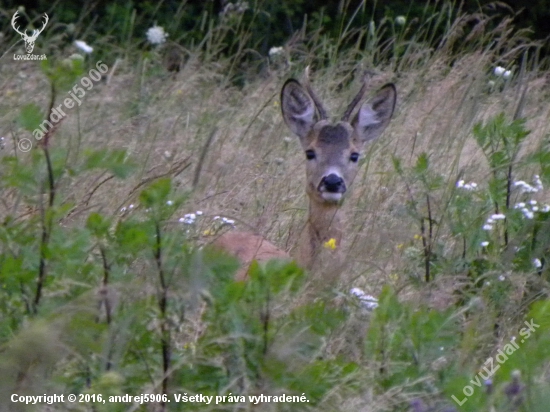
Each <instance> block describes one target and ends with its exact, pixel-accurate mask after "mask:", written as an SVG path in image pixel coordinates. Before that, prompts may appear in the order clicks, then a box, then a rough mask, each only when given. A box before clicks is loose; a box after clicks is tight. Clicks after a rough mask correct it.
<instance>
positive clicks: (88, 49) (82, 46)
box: [74, 40, 94, 54]
mask: <svg viewBox="0 0 550 412" xmlns="http://www.w3.org/2000/svg"><path fill="white" fill-rule="evenodd" d="M74 45H75V46H76V47H77V48H79V49H80V50H82V51H83V52H84V53H87V54H90V53H91V52H93V51H94V48H93V47H91V46H88V45H87V44H86V42H85V41H82V40H75V42H74Z"/></svg>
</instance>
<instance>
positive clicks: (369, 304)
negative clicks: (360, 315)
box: [349, 288, 378, 310]
mask: <svg viewBox="0 0 550 412" xmlns="http://www.w3.org/2000/svg"><path fill="white" fill-rule="evenodd" d="M349 293H350V294H352V295H353V296H355V297H356V298H357V299H359V302H360V303H361V306H362V307H363V308H365V309H367V310H373V309H376V308H377V307H378V299H376V298H375V297H374V296H372V295H367V294H366V293H365V292H364V291H363V290H361V289H359V288H352V289H351V290H350V291H349Z"/></svg>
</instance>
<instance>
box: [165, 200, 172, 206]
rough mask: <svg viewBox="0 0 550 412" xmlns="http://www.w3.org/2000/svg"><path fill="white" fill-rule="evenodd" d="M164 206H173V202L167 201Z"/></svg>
mask: <svg viewBox="0 0 550 412" xmlns="http://www.w3.org/2000/svg"><path fill="white" fill-rule="evenodd" d="M166 204H167V205H168V206H172V205H173V204H174V202H172V201H171V200H168V201H167V202H166Z"/></svg>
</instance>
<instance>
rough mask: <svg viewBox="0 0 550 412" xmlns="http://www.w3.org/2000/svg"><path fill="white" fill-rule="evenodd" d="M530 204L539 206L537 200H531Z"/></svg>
mask: <svg viewBox="0 0 550 412" xmlns="http://www.w3.org/2000/svg"><path fill="white" fill-rule="evenodd" d="M529 204H530V205H536V204H537V201H536V200H530V201H529Z"/></svg>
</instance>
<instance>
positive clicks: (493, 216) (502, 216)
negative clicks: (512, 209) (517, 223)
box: [491, 213, 506, 220]
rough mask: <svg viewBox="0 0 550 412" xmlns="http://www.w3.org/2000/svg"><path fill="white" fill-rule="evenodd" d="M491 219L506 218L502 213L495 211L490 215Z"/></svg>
mask: <svg viewBox="0 0 550 412" xmlns="http://www.w3.org/2000/svg"><path fill="white" fill-rule="evenodd" d="M491 219H493V220H504V219H506V216H505V215H503V214H502V213H495V214H494V215H491Z"/></svg>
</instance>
